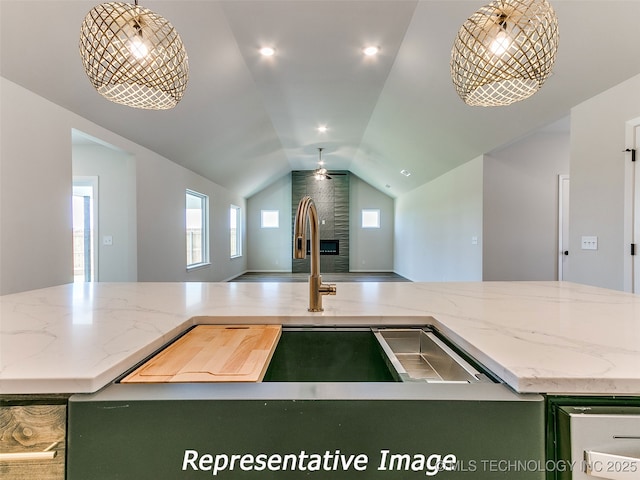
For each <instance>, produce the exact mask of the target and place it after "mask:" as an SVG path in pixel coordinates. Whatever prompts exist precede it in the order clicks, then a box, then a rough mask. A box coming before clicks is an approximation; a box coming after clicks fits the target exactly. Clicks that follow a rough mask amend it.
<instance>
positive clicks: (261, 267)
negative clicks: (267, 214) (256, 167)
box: [247, 174, 293, 272]
mask: <svg viewBox="0 0 640 480" xmlns="http://www.w3.org/2000/svg"><path fill="white" fill-rule="evenodd" d="M262 210H278V211H279V212H280V228H261V227H260V215H261V213H260V212H261V211H262ZM292 236H293V231H292V222H291V175H290V174H288V175H285V176H284V177H282V178H280V180H277V181H276V182H274V183H272V184H271V185H269V186H268V187H267V188H265V189H263V190H261V191H260V192H258V193H256V194H255V195H253V196H251V197H250V198H249V199H247V255H248V258H249V261H248V264H247V269H248V270H249V271H251V272H290V271H291V263H292V258H293V243H292V238H293V237H292Z"/></svg>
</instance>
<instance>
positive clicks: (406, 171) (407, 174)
mask: <svg viewBox="0 0 640 480" xmlns="http://www.w3.org/2000/svg"><path fill="white" fill-rule="evenodd" d="M400 173H401V174H402V175H404V176H405V177H408V176H409V175H411V172H410V171H409V170H400Z"/></svg>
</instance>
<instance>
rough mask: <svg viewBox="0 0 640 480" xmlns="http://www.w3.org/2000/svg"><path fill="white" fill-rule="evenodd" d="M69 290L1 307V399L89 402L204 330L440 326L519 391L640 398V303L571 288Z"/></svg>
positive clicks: (140, 286) (4, 301) (145, 286)
mask: <svg viewBox="0 0 640 480" xmlns="http://www.w3.org/2000/svg"><path fill="white" fill-rule="evenodd" d="M307 295H308V285H307V284H306V283H93V284H69V285H61V286H57V287H51V288H46V289H41V290H34V291H30V292H23V293H17V294H12V295H5V296H2V297H0V394H37V393H84V392H86V393H88V392H95V391H97V390H99V389H100V388H102V387H103V386H105V385H107V384H108V383H110V382H111V381H113V380H114V379H115V378H116V377H118V376H119V375H121V374H122V373H124V372H125V371H126V370H128V369H129V368H131V367H132V366H133V365H135V364H136V363H138V362H140V361H141V360H143V359H144V358H145V357H147V356H148V355H149V354H151V353H152V352H153V351H155V350H157V349H158V348H159V347H161V346H162V345H164V344H165V343H166V342H168V341H169V340H171V339H172V338H174V337H175V336H176V335H178V334H179V333H181V332H182V331H184V330H185V329H186V328H188V327H189V326H191V325H193V324H197V323H281V324H317V325H334V324H337V325H340V324H372V325H373V324H407V323H415V324H424V323H431V324H433V325H435V326H436V327H437V328H438V329H439V330H440V331H441V332H443V333H444V334H445V335H446V336H447V337H448V338H450V339H451V340H452V341H454V342H455V343H456V344H458V345H459V346H460V347H461V348H462V349H463V350H465V351H466V352H467V353H469V354H470V355H472V356H473V357H474V358H475V359H476V360H478V361H479V362H480V363H482V364H483V365H484V366H485V367H487V368H488V369H489V370H491V371H492V372H493V373H494V374H496V375H497V376H498V377H500V378H501V379H502V380H504V381H505V382H506V383H507V384H508V385H510V386H511V387H512V388H513V389H514V390H516V391H517V392H523V393H524V392H536V393H553V394H580V395H582V394H587V395H591V394H603V395H640V296H637V295H632V294H628V293H623V292H618V291H614V290H606V289H601V288H596V287H590V286H585V285H579V284H573V283H566V282H473V283H409V282H403V283H339V284H338V291H337V295H336V296H331V297H324V299H323V301H324V307H325V311H324V312H321V313H309V312H307V305H308V297H307Z"/></svg>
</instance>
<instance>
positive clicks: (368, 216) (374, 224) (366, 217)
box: [362, 208, 380, 228]
mask: <svg viewBox="0 0 640 480" xmlns="http://www.w3.org/2000/svg"><path fill="white" fill-rule="evenodd" d="M362 228H380V209H378V208H363V209H362Z"/></svg>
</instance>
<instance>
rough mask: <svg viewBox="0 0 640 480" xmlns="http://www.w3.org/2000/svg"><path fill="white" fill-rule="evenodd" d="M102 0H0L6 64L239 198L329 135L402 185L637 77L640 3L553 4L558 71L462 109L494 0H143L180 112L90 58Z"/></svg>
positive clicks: (304, 158)
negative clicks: (169, 39) (157, 29)
mask: <svg viewBox="0 0 640 480" xmlns="http://www.w3.org/2000/svg"><path fill="white" fill-rule="evenodd" d="M97 3H99V2H98V1H96V0H71V1H56V0H45V1H32V0H1V1H0V8H1V10H0V22H1V24H0V27H1V30H0V34H1V37H0V41H1V44H0V48H1V56H0V62H1V74H2V76H4V77H5V78H7V79H9V80H11V81H13V82H15V83H18V84H20V85H22V86H24V87H25V88H27V89H29V90H32V91H34V92H36V93H37V94H39V95H42V96H43V97H45V98H48V99H50V100H51V101H53V102H55V103H57V104H59V105H61V106H63V107H65V108H67V109H69V110H71V111H73V112H76V113H78V114H79V115H81V116H83V117H85V118H87V119H89V120H91V121H93V122H95V123H97V124H99V125H101V126H103V127H105V128H107V129H109V130H111V131H113V132H116V133H118V134H120V135H122V136H124V137H126V138H129V139H130V140H132V141H134V142H136V143H138V144H140V145H143V146H145V147H147V148H149V149H151V150H154V151H156V152H157V153H159V154H161V155H163V156H165V157H167V158H169V159H171V160H173V161H175V162H177V163H180V164H182V165H184V166H185V167H187V168H189V169H191V170H193V171H195V172H197V173H199V174H201V175H203V176H205V177H207V178H210V179H211V180H212V181H214V182H216V183H218V184H220V185H223V186H225V187H227V188H229V189H232V190H234V191H236V192H238V193H240V194H241V195H243V196H250V195H251V194H253V193H255V192H257V191H259V190H260V189H261V188H263V187H265V186H266V185H268V184H270V183H271V182H272V181H274V180H275V179H277V178H279V177H281V176H282V175H284V174H286V173H287V172H289V171H290V170H295V169H312V168H315V166H316V162H317V158H318V151H317V148H318V147H324V148H325V150H324V151H323V159H324V160H325V161H326V163H327V167H328V168H329V169H347V170H351V171H352V172H354V173H355V174H356V175H358V176H359V177H361V178H363V179H364V180H366V181H368V182H369V183H371V184H372V185H374V186H375V187H377V188H379V189H380V190H382V191H385V192H386V193H388V194H389V195H392V196H397V195H399V194H402V193H404V192H406V191H409V190H411V189H413V188H415V187H417V186H419V185H421V184H423V183H425V182H427V181H429V180H431V179H433V178H435V177H437V176H439V175H441V174H443V173H445V172H446V171H448V170H450V169H452V168H455V167H456V166H458V165H460V164H462V163H465V162H467V161H469V160H471V159H473V158H475V157H477V156H478V155H482V154H483V153H487V152H490V151H491V150H493V149H495V148H498V147H500V146H501V145H504V144H505V143H508V142H509V141H510V140H512V139H514V138H519V137H522V136H524V135H526V134H528V133H529V132H532V131H533V130H535V129H537V128H540V127H543V126H545V125H547V124H550V123H552V122H555V121H557V120H559V119H561V118H563V117H566V115H567V114H568V113H569V109H570V108H571V107H572V106H574V105H576V104H578V103H580V102H582V101H584V100H586V99H587V98H590V97H591V96H593V95H595V94H597V93H599V92H601V91H603V90H606V89H608V88H610V87H612V86H614V85H616V84H618V83H620V82H622V81H624V80H625V79H627V78H629V77H631V76H633V75H636V74H639V73H640V41H639V40H638V35H637V32H638V25H639V24H640V0H623V1H616V0H590V1H583V0H551V3H552V5H553V6H554V8H555V10H556V13H557V15H558V21H559V25H560V47H559V51H558V57H557V61H556V65H555V68H554V73H553V75H552V76H551V77H550V78H549V79H548V80H547V82H546V83H545V85H544V86H543V88H542V89H541V90H540V91H539V92H538V93H537V94H536V95H534V96H533V97H531V98H529V99H527V100H524V101H522V102H519V103H516V104H513V105H511V106H509V107H494V108H481V107H468V106H466V105H465V104H464V103H463V102H462V101H461V100H460V99H459V98H458V97H457V95H456V93H455V90H454V88H453V84H452V82H451V79H450V75H449V58H450V53H451V46H452V44H453V40H454V37H455V35H456V33H457V30H458V28H459V27H460V25H461V24H462V23H463V22H464V21H465V19H466V18H467V17H468V16H470V15H471V14H472V13H473V12H474V11H475V10H477V9H478V8H479V7H480V6H482V5H483V4H484V3H488V0H487V1H483V0H474V1H470V0H418V1H415V0H386V1H385V0H284V1H276V0H255V1H251V0H229V1H217V0H197V1H190V0H149V1H143V0H140V2H139V3H140V4H141V5H142V6H145V7H147V8H149V9H151V10H153V11H155V12H157V13H159V14H161V15H163V16H164V17H166V18H167V19H168V20H169V21H170V22H171V23H172V24H173V25H174V26H175V27H176V29H177V31H178V32H179V33H180V35H181V37H182V39H183V41H184V43H185V46H186V48H187V52H188V55H189V67H190V79H189V84H188V86H187V91H186V93H185V95H184V98H183V99H182V101H181V103H180V104H179V105H178V106H177V107H176V108H174V109H173V110H168V111H146V110H136V109H132V108H129V107H125V106H121V105H117V104H115V103H112V102H109V101H107V100H105V99H104V98H103V97H101V96H100V95H99V94H98V93H97V92H95V91H94V90H93V88H92V87H91V85H90V83H89V81H88V79H87V78H86V75H85V73H84V71H83V69H82V65H81V61H80V56H79V53H78V37H79V31H80V24H81V23H82V20H83V18H84V16H85V15H86V13H87V12H88V11H89V10H90V9H91V8H92V7H93V6H94V5H96V4H97ZM131 3H133V0H131ZM264 44H269V45H272V46H274V47H275V48H276V50H277V52H276V55H275V56H274V57H271V58H264V57H261V56H260V55H259V54H258V48H259V47H260V46H262V45H264ZM368 44H375V45H379V46H380V47H381V53H380V55H378V57H376V58H368V57H367V58H365V57H364V56H363V55H362V47H364V46H365V45H368ZM639 94H640V92H639ZM320 124H326V125H327V126H328V128H329V130H328V132H326V133H323V134H321V133H319V132H318V131H317V130H316V128H317V127H318V126H319V125H320ZM402 169H407V170H409V171H411V172H412V175H411V176H410V177H405V176H403V175H401V174H400V170H402ZM386 185H390V187H386Z"/></svg>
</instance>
